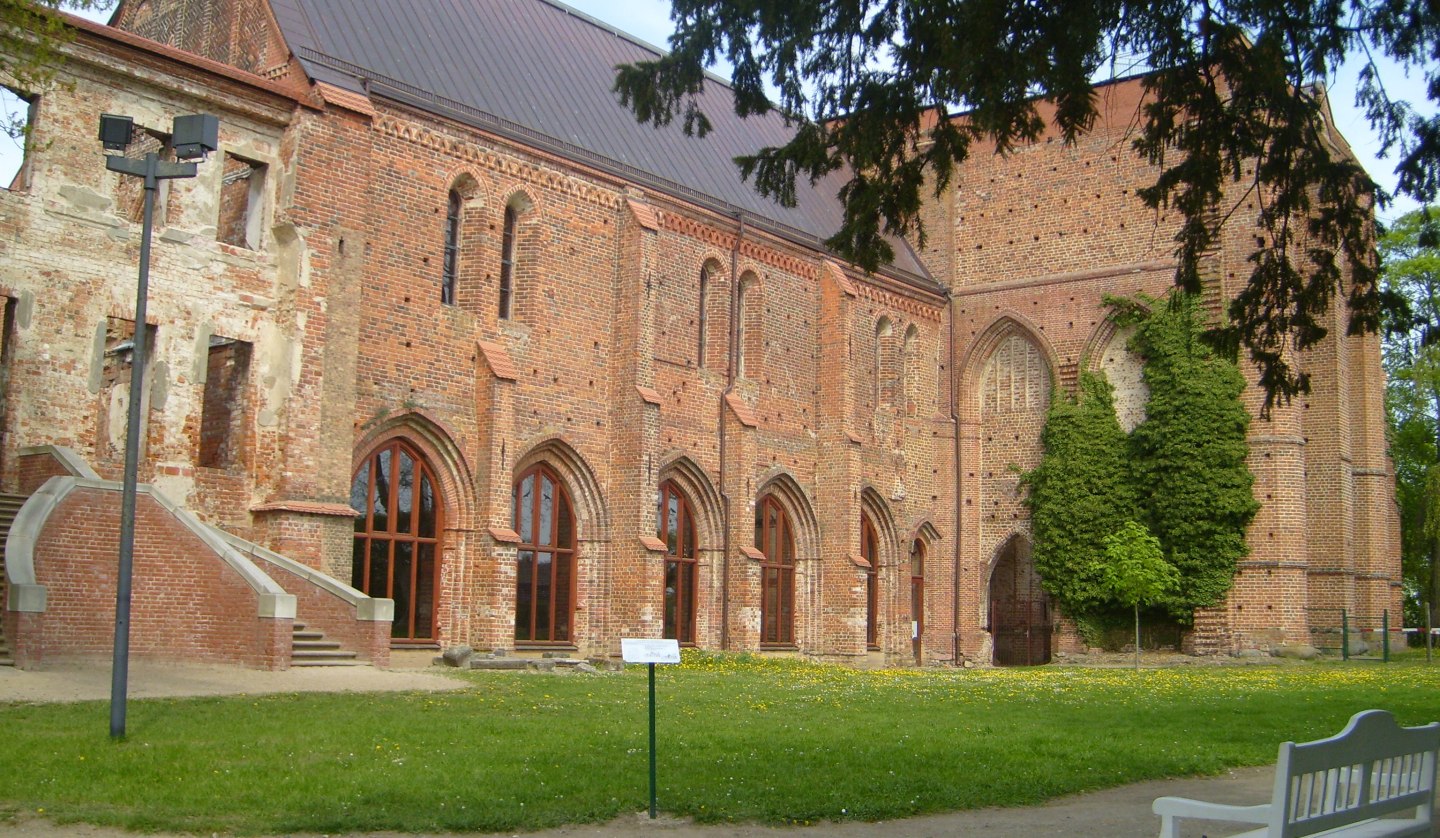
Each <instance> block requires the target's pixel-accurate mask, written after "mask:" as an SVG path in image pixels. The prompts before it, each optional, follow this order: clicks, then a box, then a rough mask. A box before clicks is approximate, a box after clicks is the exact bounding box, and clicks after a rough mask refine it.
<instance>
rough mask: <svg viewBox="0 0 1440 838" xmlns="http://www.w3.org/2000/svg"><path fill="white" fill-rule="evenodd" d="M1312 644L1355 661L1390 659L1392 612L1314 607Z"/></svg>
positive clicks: (1311, 619)
mask: <svg viewBox="0 0 1440 838" xmlns="http://www.w3.org/2000/svg"><path fill="white" fill-rule="evenodd" d="M1307 611H1308V612H1309V616H1310V645H1311V646H1314V647H1315V648H1317V649H1319V650H1320V651H1322V652H1324V653H1325V654H1327V655H1339V656H1340V657H1341V658H1342V659H1344V660H1347V661H1351V660H1355V661H1375V662H1377V663H1388V662H1389V661H1390V612H1389V610H1385V611H1381V612H1380V613H1378V614H1375V613H1369V614H1366V613H1361V612H1356V611H1351V610H1349V609H1346V608H1310V609H1307Z"/></svg>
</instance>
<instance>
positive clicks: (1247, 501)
mask: <svg viewBox="0 0 1440 838" xmlns="http://www.w3.org/2000/svg"><path fill="white" fill-rule="evenodd" d="M1108 302H1109V303H1110V305H1111V307H1112V308H1113V310H1114V312H1115V313H1114V317H1115V319H1116V320H1117V322H1119V323H1121V324H1126V325H1129V324H1133V325H1134V326H1135V327H1136V330H1135V335H1134V336H1133V337H1132V338H1131V341H1130V348H1131V349H1132V351H1134V352H1135V353H1136V354H1138V355H1139V356H1140V357H1141V358H1143V359H1144V378H1145V384H1146V386H1147V387H1148V388H1149V390H1150V396H1149V399H1148V400H1147V401H1146V403H1145V421H1143V422H1141V423H1140V425H1139V426H1138V427H1136V428H1135V430H1134V431H1133V432H1132V433H1131V434H1130V452H1131V468H1132V473H1133V474H1134V476H1135V479H1136V481H1137V485H1138V486H1140V487H1143V493H1142V495H1141V501H1140V506H1141V511H1142V514H1141V515H1140V516H1138V517H1139V518H1140V519H1141V520H1144V521H1145V522H1146V523H1147V525H1148V526H1149V529H1150V532H1152V533H1154V534H1155V536H1156V537H1157V538H1158V539H1159V540H1160V545H1161V547H1162V548H1163V550H1164V552H1165V555H1166V556H1168V557H1169V560H1170V563H1171V564H1173V565H1174V566H1175V568H1176V569H1177V570H1178V571H1179V573H1180V576H1181V579H1182V582H1183V584H1182V585H1180V586H1178V587H1177V588H1175V589H1174V590H1172V591H1171V592H1169V593H1168V594H1166V595H1165V596H1164V597H1163V598H1162V599H1161V600H1160V601H1159V604H1161V605H1163V606H1165V608H1166V609H1167V610H1169V611H1170V613H1171V614H1172V615H1173V616H1174V617H1175V618H1176V619H1177V620H1180V621H1181V622H1189V621H1190V619H1191V618H1192V616H1193V612H1194V610H1195V609H1196V608H1201V607H1206V606H1211V605H1215V604H1217V603H1218V602H1219V601H1220V599H1221V598H1222V597H1223V596H1224V595H1225V593H1226V592H1227V591H1229V590H1230V585H1231V583H1232V581H1233V579H1234V576H1235V569H1236V566H1237V564H1238V562H1239V560H1240V559H1241V558H1242V557H1243V556H1245V554H1246V553H1247V552H1249V548H1248V546H1247V545H1246V543H1245V532H1246V530H1247V528H1248V527H1249V526H1250V521H1251V520H1252V519H1254V517H1255V513H1256V512H1257V511H1258V510H1259V508H1260V505H1259V503H1258V502H1257V501H1256V500H1255V495H1254V493H1253V491H1252V486H1253V485H1254V482H1255V478H1254V476H1253V475H1251V474H1250V469H1249V467H1248V466H1247V465H1246V462H1245V459H1246V456H1247V454H1248V452H1249V446H1248V444H1247V442H1246V432H1247V430H1248V429H1249V426H1250V415H1249V413H1248V412H1246V410H1245V406H1244V404H1243V403H1242V402H1241V400H1240V394H1241V393H1242V392H1243V391H1244V389H1245V378H1244V376H1242V375H1241V374H1240V370H1239V368H1238V367H1236V366H1235V364H1234V363H1232V362H1230V361H1228V360H1226V359H1225V358H1222V357H1220V356H1219V355H1217V354H1216V352H1215V351H1214V350H1213V349H1212V348H1211V347H1210V346H1209V345H1208V344H1206V343H1205V342H1204V341H1203V340H1201V335H1202V332H1203V331H1204V323H1203V313H1202V310H1201V309H1200V305H1199V301H1198V299H1197V298H1196V297H1195V296H1194V295H1191V294H1182V293H1176V294H1172V295H1171V296H1170V297H1169V298H1167V299H1165V300H1154V299H1148V298H1143V297H1142V298H1138V299H1134V300H1126V299H1115V298H1111V299H1109V300H1108Z"/></svg>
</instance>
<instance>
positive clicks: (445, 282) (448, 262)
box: [440, 189, 462, 306]
mask: <svg viewBox="0 0 1440 838" xmlns="http://www.w3.org/2000/svg"><path fill="white" fill-rule="evenodd" d="M461 206H462V202H461V198H460V192H459V190H456V189H451V190H450V200H449V203H448V204H447V206H446V210H445V259H444V262H443V263H442V267H441V272H440V302H441V303H443V304H445V305H447V306H453V305H455V280H456V276H457V275H458V274H459V270H460V217H461V214H462V210H461Z"/></svg>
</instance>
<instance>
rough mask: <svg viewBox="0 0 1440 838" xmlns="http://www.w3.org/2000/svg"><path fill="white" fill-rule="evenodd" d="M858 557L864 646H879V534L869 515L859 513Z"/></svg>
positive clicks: (871, 647) (870, 647)
mask: <svg viewBox="0 0 1440 838" xmlns="http://www.w3.org/2000/svg"><path fill="white" fill-rule="evenodd" d="M860 557H861V558H863V559H864V560H865V561H866V562H868V563H869V565H868V566H867V567H866V568H865V648H867V649H872V650H873V649H879V648H880V573H879V571H880V536H879V535H878V534H877V533H876V532H875V525H874V524H873V523H871V521H870V516H869V515H867V514H865V513H863V512H862V513H860Z"/></svg>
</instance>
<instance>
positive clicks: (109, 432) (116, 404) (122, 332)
mask: <svg viewBox="0 0 1440 838" xmlns="http://www.w3.org/2000/svg"><path fill="white" fill-rule="evenodd" d="M155 336H156V332H155V327H154V326H146V327H145V359H144V361H143V362H142V363H143V364H144V366H143V367H142V369H144V370H145V382H147V383H148V382H150V381H151V380H152V376H151V372H152V370H153V364H152V363H151V362H152V361H153V359H154V357H155ZM134 363H135V321H133V320H126V319H124V318H121V317H107V318H106V319H105V331H104V335H103V358H102V361H101V368H100V393H99V396H100V403H99V404H98V405H97V406H96V410H95V418H96V434H95V438H96V445H95V453H96V455H97V456H98V457H100V458H103V459H112V460H113V459H122V458H123V457H124V456H125V428H126V423H127V421H128V419H129V410H130V398H131V393H130V380H131V373H132V370H133V368H134ZM140 398H141V400H142V401H141V404H140V407H141V412H140V441H141V446H142V450H141V455H142V456H143V454H144V451H143V446H144V441H145V434H146V424H147V423H146V414H148V413H149V407H150V399H149V387H142V389H141V393H140Z"/></svg>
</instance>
